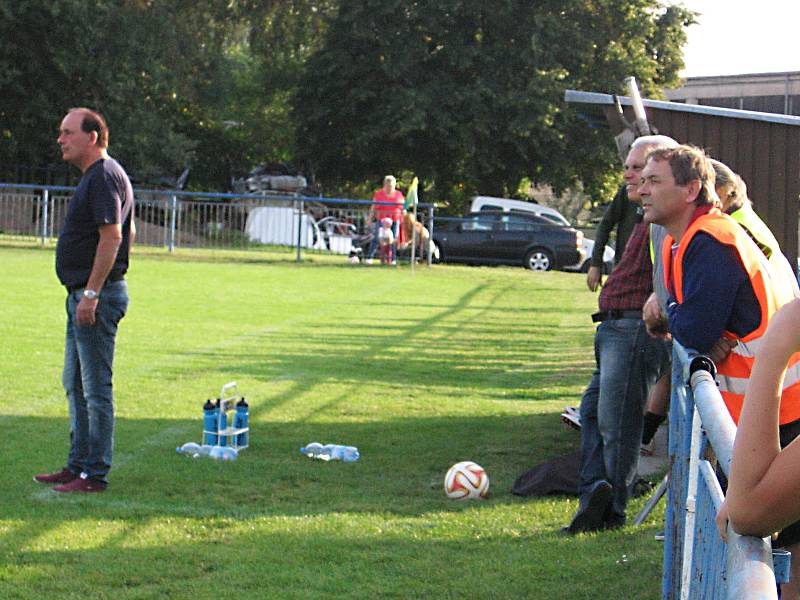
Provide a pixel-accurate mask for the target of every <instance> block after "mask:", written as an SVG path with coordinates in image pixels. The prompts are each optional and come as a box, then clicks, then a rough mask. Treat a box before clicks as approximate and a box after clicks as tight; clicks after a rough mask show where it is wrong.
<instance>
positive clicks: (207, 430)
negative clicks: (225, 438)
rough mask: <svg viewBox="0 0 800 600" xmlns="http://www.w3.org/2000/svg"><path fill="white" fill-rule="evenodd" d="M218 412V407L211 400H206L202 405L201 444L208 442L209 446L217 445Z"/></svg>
mask: <svg viewBox="0 0 800 600" xmlns="http://www.w3.org/2000/svg"><path fill="white" fill-rule="evenodd" d="M218 414H219V408H218V407H217V406H216V405H215V404H214V403H213V402H211V400H207V401H206V403H205V404H204V405H203V444H208V445H209V446H216V445H217V435H216V433H217V431H218V429H217V425H218V423H217V415H218Z"/></svg>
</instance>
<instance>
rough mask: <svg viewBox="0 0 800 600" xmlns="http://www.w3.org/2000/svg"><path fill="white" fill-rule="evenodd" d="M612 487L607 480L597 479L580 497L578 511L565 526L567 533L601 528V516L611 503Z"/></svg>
mask: <svg viewBox="0 0 800 600" xmlns="http://www.w3.org/2000/svg"><path fill="white" fill-rule="evenodd" d="M612 493H613V489H612V488H611V484H610V483H608V482H607V481H602V480H601V481H598V482H597V483H595V484H594V485H593V486H592V487H591V488H590V489H589V491H588V492H586V494H585V495H584V496H582V497H581V501H580V506H579V507H578V512H577V513H575V517H574V518H573V519H572V523H570V524H569V527H567V533H569V534H573V535H574V534H576V533H580V532H582V531H599V530H600V529H603V517H604V516H605V514H606V510H607V509H608V507H609V505H610V504H611V496H612Z"/></svg>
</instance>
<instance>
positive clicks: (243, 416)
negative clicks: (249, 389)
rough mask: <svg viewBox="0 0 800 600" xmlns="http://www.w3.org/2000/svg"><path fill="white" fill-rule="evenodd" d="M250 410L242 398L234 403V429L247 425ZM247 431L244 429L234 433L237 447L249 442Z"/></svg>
mask: <svg viewBox="0 0 800 600" xmlns="http://www.w3.org/2000/svg"><path fill="white" fill-rule="evenodd" d="M249 415H250V410H249V405H248V404H247V400H245V399H244V398H242V399H241V400H239V402H237V403H236V415H235V416H234V417H233V426H234V427H235V428H236V429H244V428H246V427H247V423H248V421H249V420H250V418H249ZM249 433H250V432H249V431H245V432H243V433H239V434H237V435H236V446H237V447H239V448H246V447H247V445H248V444H249V443H250V435H249Z"/></svg>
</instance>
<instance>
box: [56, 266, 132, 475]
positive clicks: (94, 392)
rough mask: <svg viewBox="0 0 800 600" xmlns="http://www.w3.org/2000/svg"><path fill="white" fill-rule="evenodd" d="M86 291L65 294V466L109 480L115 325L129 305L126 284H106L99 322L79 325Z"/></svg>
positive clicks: (98, 312) (77, 471) (112, 416)
mask: <svg viewBox="0 0 800 600" xmlns="http://www.w3.org/2000/svg"><path fill="white" fill-rule="evenodd" d="M82 294H83V290H82V289H80V290H76V291H73V292H71V293H70V294H69V295H68V296H67V301H66V309H67V335H66V343H65V346H64V372H63V376H62V381H63V384H64V390H65V391H66V393H67V401H68V403H69V418H70V449H69V457H68V459H67V468H68V469H70V470H71V471H72V472H73V473H86V474H87V475H88V476H89V477H94V478H96V479H99V480H101V481H107V476H108V472H109V470H110V469H111V453H112V450H113V446H114V397H113V394H112V386H111V376H112V367H113V363H114V342H115V339H116V336H117V325H118V324H119V322H120V320H121V319H122V317H124V316H125V312H126V311H127V309H128V285H127V283H126V282H125V281H124V280H122V281H115V282H112V283H107V284H106V285H105V286H104V287H103V289H102V291H101V292H100V299H99V301H98V303H97V310H96V312H95V320H96V321H95V324H94V325H92V326H88V327H87V326H84V327H78V325H77V322H76V318H75V312H76V310H77V307H78V302H80V300H81V296H82Z"/></svg>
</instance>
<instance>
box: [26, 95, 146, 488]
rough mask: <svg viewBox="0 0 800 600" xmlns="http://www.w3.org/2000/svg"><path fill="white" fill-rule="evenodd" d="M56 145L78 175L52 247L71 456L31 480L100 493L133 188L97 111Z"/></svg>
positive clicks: (78, 116) (75, 121) (65, 131)
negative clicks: (62, 319) (63, 293)
mask: <svg viewBox="0 0 800 600" xmlns="http://www.w3.org/2000/svg"><path fill="white" fill-rule="evenodd" d="M58 144H59V146H60V147H61V155H62V158H63V159H64V160H65V161H67V162H68V163H70V164H72V165H75V166H76V167H78V168H79V169H80V170H81V172H82V173H83V177H82V178H81V181H80V183H79V184H78V188H77V189H76V190H75V193H74V194H73V196H72V198H71V199H70V203H69V207H68V209H67V216H66V220H65V222H64V227H63V229H62V230H61V234H60V235H59V238H58V245H57V247H56V274H57V275H58V278H59V280H60V281H61V283H62V284H63V285H64V287H65V288H66V289H67V292H68V294H67V300H66V310H67V334H66V345H65V351H64V372H63V384H64V389H65V390H66V393H67V400H68V403H69V416H70V449H69V455H68V457H67V464H66V466H65V467H64V468H63V469H62V470H61V471H58V472H57V473H49V474H44V475H36V476H35V477H34V479H35V480H36V481H38V482H40V483H45V484H57V485H56V486H55V487H54V488H53V489H54V490H55V491H58V492H102V491H103V490H105V489H106V486H107V484H108V472H109V470H110V469H111V454H112V449H113V444H114V399H113V395H112V385H111V379H112V365H113V362H114V344H115V339H116V334H117V325H118V324H119V321H120V320H121V319H122V317H123V316H125V312H126V310H127V308H128V288H127V283H126V282H125V273H126V271H127V270H128V255H129V251H130V247H131V244H132V243H133V237H134V234H135V228H134V224H133V189H132V188H131V183H130V180H129V179H128V176H127V174H126V173H125V171H124V169H123V168H122V167H121V166H120V165H119V163H117V161H115V160H114V159H113V158H111V157H109V155H108V152H107V148H108V127H107V126H106V123H105V121H104V120H103V118H102V117H101V116H100V115H99V114H97V113H96V112H94V111H92V110H89V109H87V108H76V109H72V110H70V111H69V113H67V115H66V116H65V117H64V119H63V120H62V121H61V127H60V129H59V136H58Z"/></svg>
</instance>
